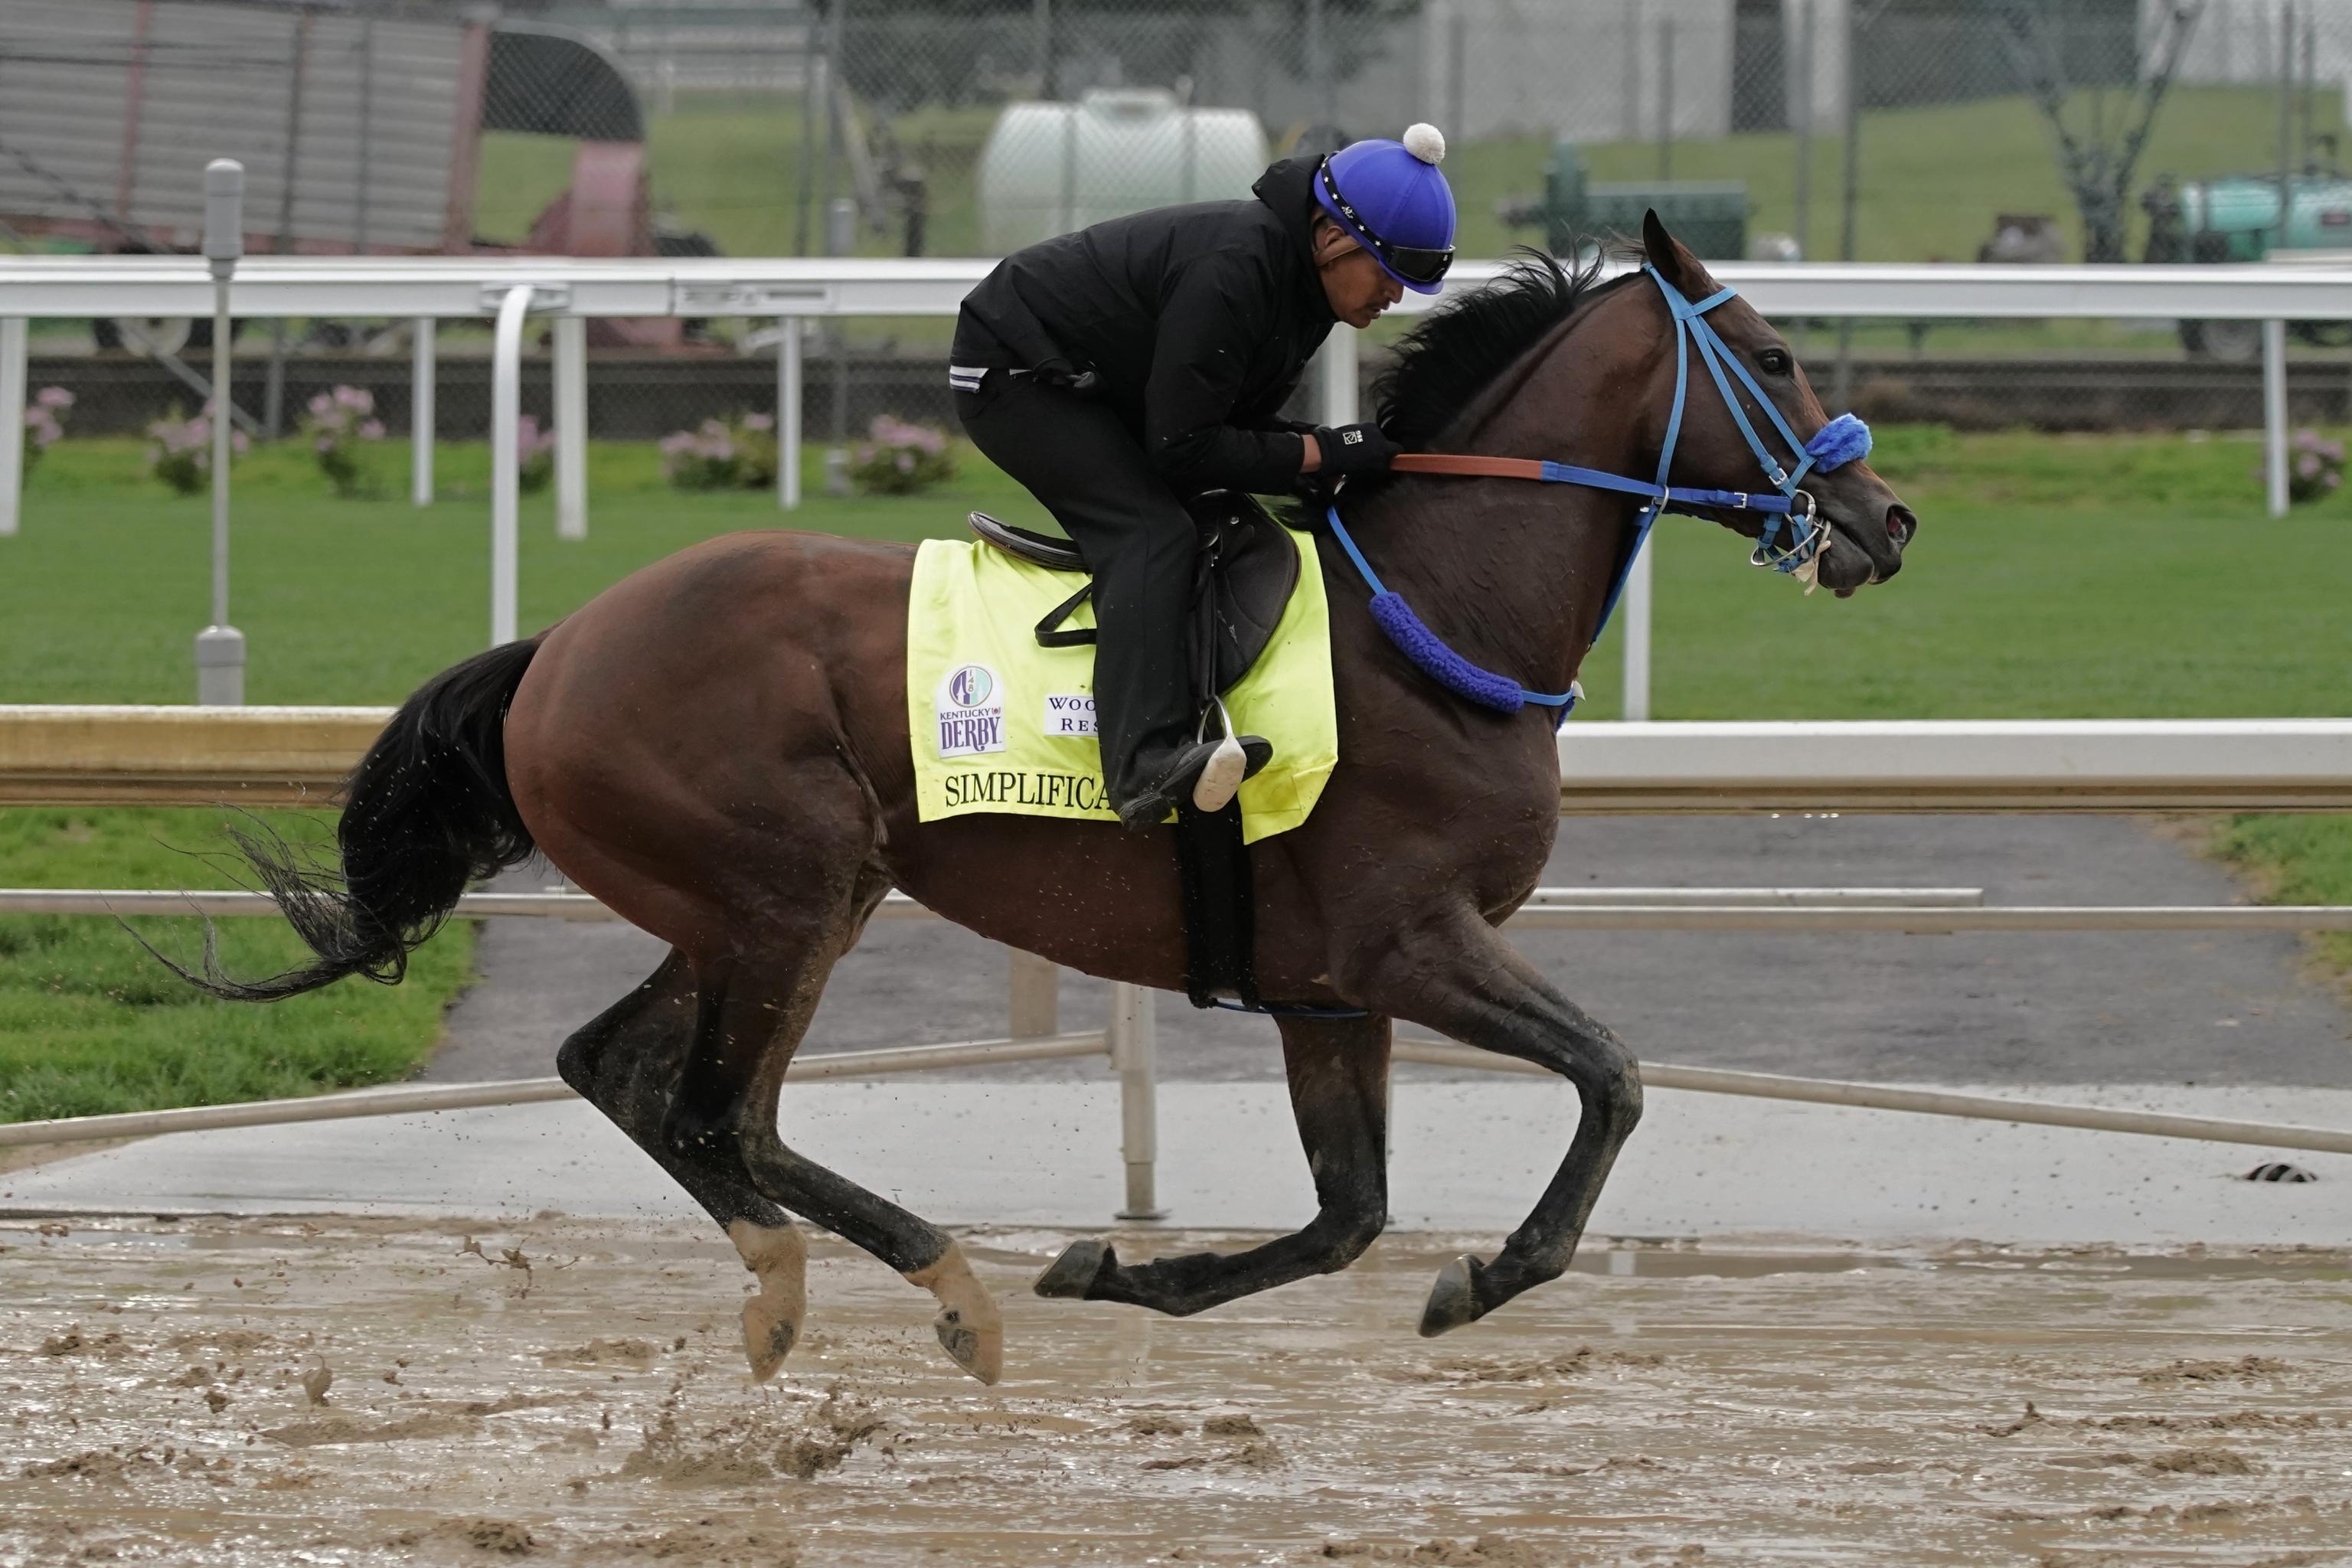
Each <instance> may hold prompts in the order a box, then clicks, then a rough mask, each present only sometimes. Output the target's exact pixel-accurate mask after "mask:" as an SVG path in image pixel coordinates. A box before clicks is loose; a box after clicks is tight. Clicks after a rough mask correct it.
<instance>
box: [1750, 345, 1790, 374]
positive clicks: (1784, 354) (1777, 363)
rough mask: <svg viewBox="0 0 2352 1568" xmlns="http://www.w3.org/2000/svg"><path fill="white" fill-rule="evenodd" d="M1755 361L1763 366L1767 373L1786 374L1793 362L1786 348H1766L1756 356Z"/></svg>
mask: <svg viewBox="0 0 2352 1568" xmlns="http://www.w3.org/2000/svg"><path fill="white" fill-rule="evenodd" d="M1756 363H1758V364H1759V365H1762V366H1763V367H1764V374H1767V375H1786V374H1789V369H1790V364H1791V363H1793V362H1792V361H1791V360H1790V358H1789V351H1788V350H1787V349H1766V350H1765V351H1764V352H1763V353H1760V354H1758V355H1757V356H1756Z"/></svg>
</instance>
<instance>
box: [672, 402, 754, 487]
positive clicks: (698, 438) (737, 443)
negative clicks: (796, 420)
mask: <svg viewBox="0 0 2352 1568" xmlns="http://www.w3.org/2000/svg"><path fill="white" fill-rule="evenodd" d="M661 454H662V471H663V472H664V473H666V474H667V475H668V476H669V482H670V483H671V484H674V485H676V486H677V488H678V489H682V490H734V489H761V487H763V486H766V485H772V484H774V483H775V482H776V422H775V420H774V419H772V418H771V417H770V416H767V415H765V414H739V415H737V416H735V417H734V418H732V419H706V420H704V421H703V422H702V426H701V428H700V429H698V430H676V431H672V432H671V433H670V434H669V435H667V436H665V437H662V443H661Z"/></svg>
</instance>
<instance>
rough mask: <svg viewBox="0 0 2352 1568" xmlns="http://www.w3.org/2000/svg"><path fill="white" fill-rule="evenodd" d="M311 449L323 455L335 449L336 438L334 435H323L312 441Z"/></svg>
mask: <svg viewBox="0 0 2352 1568" xmlns="http://www.w3.org/2000/svg"><path fill="white" fill-rule="evenodd" d="M310 449H311V450H312V451H314V452H317V453H319V454H320V456H322V457H323V456H324V455H326V454H327V453H329V452H331V451H333V450H334V449H335V438H334V437H332V436H321V437H319V438H318V439H317V440H316V441H313V442H312V443H310Z"/></svg>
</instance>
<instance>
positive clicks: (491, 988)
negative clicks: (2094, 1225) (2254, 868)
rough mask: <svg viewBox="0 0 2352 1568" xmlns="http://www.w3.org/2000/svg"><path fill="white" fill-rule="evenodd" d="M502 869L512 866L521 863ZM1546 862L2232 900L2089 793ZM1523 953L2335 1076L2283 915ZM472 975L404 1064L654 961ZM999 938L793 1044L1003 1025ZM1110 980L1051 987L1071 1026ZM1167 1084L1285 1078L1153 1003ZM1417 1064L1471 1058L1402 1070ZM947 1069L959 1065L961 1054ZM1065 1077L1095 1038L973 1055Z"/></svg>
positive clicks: (1939, 1065)
mask: <svg viewBox="0 0 2352 1568" xmlns="http://www.w3.org/2000/svg"><path fill="white" fill-rule="evenodd" d="M548 879H549V874H548V873H547V872H546V871H545V869H544V868H538V870H537V874H536V875H532V874H530V873H529V872H525V873H520V874H516V875H515V877H514V879H513V880H512V881H511V883H510V884H509V885H512V886H517V887H536V886H542V885H544V884H545V883H546V881H547V880H548ZM1544 880H1545V881H1546V882H1547V883H1549V884H1553V885H1559V886H1570V885H1576V884H1600V885H1616V886H1627V885H1648V886H1674V885H1683V886H1692V885H1701V886H1724V885H1738V886H1764V885H1790V884H1801V885H1811V886H1832V885H1853V886H1898V885H1904V886H1936V887H1959V886H1966V887H1982V888H1983V889H1985V890H1986V896H1987V898H1988V899H1989V900H1990V901H1992V902H1994V903H2001V904H2019V903H2084V904H2093V903H2226V902H2231V901H2233V900H2237V899H2239V898H2240V897H2241V896H2242V895H2241V893H2240V891H2239V889H2237V888H2236V886H2235V884H2234V883H2233V882H2232V880H2231V878H2230V877H2229V875H2228V874H2227V873H2226V872H2225V871H2223V870H2222V869H2221V868H2219V867H2217V866H2214V865H2212V864H2210V863H2209V862H2206V861H2203V860H2200V859H2199V858H2196V857H2194V856H2193V855H2191V854H2189V852H2187V851H2186V850H2185V849H2183V848H2182V847H2179V845H2178V844H2176V843H2174V842H2172V841H2170V840H2168V839H2167V838H2165V837H2160V836H2159V835H2158V833H2157V832H2156V831H2154V830H2153V829H2151V828H2150V827H2149V826H2147V825H2145V824H2143V823H2142V822H2139V821H2137V820H2134V819H2129V818H2123V817H2101V816H1909V817H1901V816H1829V817H1805V816H1779V817H1703V816H1702V817H1616V818H1603V817H1584V818H1577V817H1570V818H1567V819H1564V820H1563V821H1562V822H1561V824H1560V833H1559V846H1558V847H1557V848H1556V849H1555V851H1554V853H1553V856H1552V860H1551V865H1550V868H1549V870H1548V872H1547V874H1546V876H1545V879H1544ZM1512 940H1513V941H1514V942H1517V944H1518V946H1519V948H1520V950H1521V951H1522V952H1526V953H1527V954H1528V956H1529V957H1530V958H1531V959H1533V960H1534V961H1535V962H1536V963H1538V964H1539V965H1540V966H1541V967H1542V968H1543V970H1544V971H1545V973H1548V974H1549V975H1551V976H1552V977H1553V979H1554V980H1555V981H1557V982H1558V983H1559V984H1560V985H1561V986H1562V987H1563V988H1564V989H1566V990H1567V992H1568V993H1569V994H1570V995H1571V996H1574V997H1576V998H1577V999H1578V1000H1579V1001H1580V1003H1582V1004H1583V1005H1585V1006H1586V1007H1587V1008H1588V1009H1590V1010H1591V1012H1592V1013H1593V1014H1595V1015H1596V1016H1599V1017H1601V1018H1602V1019H1604V1020H1606V1021H1607V1022H1609V1023H1610V1024H1611V1025H1612V1026H1613V1027H1615V1028H1616V1029H1617V1031H1618V1032H1619V1033H1620V1034H1621V1035H1622V1037H1624V1038H1625V1039H1626V1040H1627V1041H1628V1042H1629V1043H1630V1044H1632V1045H1633V1048H1634V1049H1635V1050H1636V1051H1638V1052H1640V1053H1641V1054H1643V1055H1644V1056H1646V1057H1651V1058H1656V1059H1659V1060H1663V1061H1673V1062H1680V1063H1688V1064H1691V1065H1695V1066H1709V1067H1734V1068H1752V1069H1756V1070H1759V1071H1771V1072H1787V1073H1799V1074H1806V1075H1811V1076H1817V1077H1828V1078H1853V1079H1874V1080H1879V1081H1912V1082H1976V1083H1996V1084H2078V1083H2079V1084H2098V1083H2106V1084H2125V1083H2148V1084H2155V1083H2171V1084H2192V1083H2193V1084H2249V1085H2252V1084H2281V1085H2308V1086H2312V1087H2326V1088H2352V1045H2347V1035H2352V1017H2347V1013H2346V1011H2345V1009H2344V1008H2343V1006H2342V1005H2339V1003H2338V1002H2337V1001H2336V999H2335V998H2334V997H2333V996H2331V995H2330V994H2328V993H2327V992H2326V990H2325V989H2324V988H2322V987H2320V986H2318V985H2315V984H2312V983H2311V982H2310V981H2309V980H2308V979H2307V977H2306V976H2305V973H2304V969H2303V958H2302V952H2301V949H2300V947H2299V945H2298V943H2297V941H2296V939H2295V938H2294V936H2292V935H2290V934H2285V933H2276V932H2272V933H2250V934H2245V935H2229V936H2210V935H2168V934H2150V933H2144V932H2143V933H2130V932H2118V933H2080V934H2073V933H2066V934H2050V933H2034V934H2015V935H1978V936H1874V935H1858V934H1848V933H1837V932H1830V933H1817V934H1812V935H1790V936H1771V935H1752V934H1748V933H1742V932H1726V931H1695V932H1688V933H1675V932H1649V931H1643V932H1627V933H1622V934H1617V933H1610V932H1596V931H1519V932H1516V933H1514V935H1513V938H1512ZM481 952H482V963H483V968H484V972H485V974H486V979H485V980H484V982H483V983H482V984H480V985H478V986H477V987H476V988H475V989H474V990H473V991H472V992H470V993H469V994H467V996H466V997H465V999H464V1000H463V1001H461V1002H460V1003H459V1004H458V1005H457V1007H456V1008H455V1009H454V1010H453V1012H452V1014H451V1016H450V1023H449V1034H450V1040H451V1043H450V1045H449V1046H448V1047H446V1049H445V1050H444V1051H443V1052H442V1053H441V1055H440V1056H439V1057H438V1058H436V1060H435V1061H434V1062H433V1063H432V1064H431V1066H430V1068H428V1069H427V1071H426V1073H425V1077H427V1078H431V1079H499V1078H529V1077H538V1076H541V1075H543V1074H546V1073H549V1072H551V1071H552V1070H553V1065H552V1064H553V1061H554V1055H555V1047H556V1046H557V1044H558V1043H559V1042H560V1041H561V1040H562V1037H563V1036H564V1035H565V1034H566V1033H568V1032H569V1031H570V1030H571V1029H572V1028H574V1027H576V1026H578V1025H579V1024H581V1023H583V1022H584V1021H585V1020H587V1019H588V1018H590V1017H593V1016H594V1015H595V1014H597V1013H598V1012H600V1011H602V1010H603V1009H604V1007H605V1006H607V1005H610V1004H611V1003H612V1002H613V1001H614V999H615V998H617V997H618V996H619V995H620V994H622V993H623V992H624V991H625V989H626V988H627V986H628V985H629V984H632V983H633V982H635V980H637V979H638V978H641V977H642V976H644V975H645V974H647V973H651V972H652V970H653V968H654V966H655V965H656V963H658V962H659V960H660V958H661V956H662V950H661V948H660V947H659V946H658V944H656V942H653V941H652V939H650V938H648V937H646V936H645V935H643V934H642V933H640V932H637V931H633V930H631V929H629V928H626V927H623V926H618V925H607V924H593V925H592V924H580V925H572V924H566V923H565V922H562V921H546V920H536V921H535V920H504V921H488V922H486V925H485V931H484V934H483V941H482V949H481ZM1005 963H1006V954H1005V950H1004V949H1003V948H1002V947H1000V946H998V945H997V944H995V943H993V942H984V941H982V940H981V939H980V938H978V937H975V936H972V935H971V934H970V933H968V932H966V931H961V930H959V929H957V928H955V927H951V926H949V925H947V924H946V923H945V922H932V921H887V922H879V923H877V924H876V925H875V926H873V927H871V928H869V930H868V932H867V935H866V942H864V944H863V945H862V946H860V947H859V949H858V950H857V951H856V952H854V953H852V954H851V955H850V956H849V958H848V959H847V960H846V961H845V963H843V964H842V965H841V966H840V968H838V969H837V970H835V973H834V977H833V981H832V984H831V985H830V986H829V988H828V989H827V992H826V994H825V1001H824V1006H823V1008H822V1009H820V1011H819V1012H818V1014H817V1016H816V1020H815V1023H814V1026H813V1027H812V1029H811V1033H810V1037H809V1041H808V1044H807V1046H806V1047H805V1048H806V1049H807V1050H808V1051H810V1052H812V1053H814V1052H821V1051H829V1050H847V1049H871V1048H874V1047H882V1046H894V1045H907V1044H915V1043H920V1042H923V1041H930V1040H955V1039H972V1038H981V1037H992V1036H996V1035H1001V1034H1003V1032H1004V1026H1005V1024H1004V1012H1003V1008H1004V973H1005ZM1104 994H1105V987H1103V986H1102V985H1101V984H1097V983H1096V982H1093V981H1090V980H1086V979H1083V978H1081V977H1077V976H1067V977H1066V978H1065V980H1064V982H1063V985H1062V1008H1063V1017H1064V1019H1065V1021H1066V1024H1067V1025H1068V1026H1071V1027H1080V1028H1083V1027H1090V1026H1093V1025H1094V1024H1095V1023H1096V1022H1097V1020H1098V1019H1099V1018H1100V1017H1101V1016H1102V1010H1103V1006H1104ZM1159 1016H1160V1065H1161V1069H1162V1076H1163V1078H1164V1079H1168V1080H1171V1081H1207V1082H1220V1081H1222V1082H1234V1081H1251V1080H1270V1079H1278V1078H1279V1077H1280V1075H1281V1068H1280V1062H1279V1058H1278V1055H1277V1053H1276V1043H1275V1033H1274V1028H1273V1026H1272V1025H1270V1024H1268V1023H1266V1022H1265V1020H1263V1019H1255V1018H1246V1017H1239V1016H1233V1015H1227V1014H1198V1013H1195V1012H1194V1011H1193V1010H1192V1008H1190V1007H1188V1006H1187V1005H1185V1004H1184V1002H1183V1000H1182V998H1181V997H1177V996H1162V997H1161V998H1160V1010H1159ZM1407 1072H1408V1074H1409V1075H1410V1076H1413V1077H1430V1076H1436V1077H1453V1078H1457V1079H1462V1078H1467V1079H1475V1078H1476V1076H1477V1075H1475V1074H1467V1073H1450V1074H1448V1073H1433V1069H1427V1068H1412V1069H1407ZM961 1076H964V1077H967V1078H969V1077H971V1076H974V1075H972V1074H970V1073H966V1074H963V1075H961ZM982 1076H986V1077H989V1078H993V1079H1029V1080H1036V1081H1065V1082H1082V1081H1086V1080H1088V1079H1102V1078H1104V1077H1106V1076H1107V1068H1106V1067H1105V1066H1104V1065H1103V1064H1100V1063H1097V1062H1093V1061H1066V1062H1038V1063H1029V1064H1024V1065H1021V1066H1014V1067H1006V1068H994V1069H990V1070H989V1071H988V1072H987V1073H986V1074H985V1075H982Z"/></svg>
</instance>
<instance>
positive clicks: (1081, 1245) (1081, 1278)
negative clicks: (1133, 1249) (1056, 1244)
mask: <svg viewBox="0 0 2352 1568" xmlns="http://www.w3.org/2000/svg"><path fill="white" fill-rule="evenodd" d="M1111 1261H1112V1259H1111V1250H1110V1246H1109V1244H1108V1242H1101V1241H1094V1240H1086V1241H1074V1242H1072V1243H1070V1245H1069V1246H1067V1247H1064V1248H1062V1256H1061V1257H1059V1258H1055V1259H1054V1261H1053V1263H1052V1264H1051V1265H1050V1266H1048V1267H1047V1268H1046V1270H1045V1272H1044V1273H1043V1274H1040V1275H1039V1276H1037V1283H1036V1285H1035V1286H1034V1287H1033V1289H1035V1290H1036V1292H1037V1294H1039V1295H1040V1296H1054V1297H1058V1298H1060V1299H1062V1300H1069V1301H1077V1300H1085V1298H1086V1294H1087V1290H1088V1289H1090V1288H1091V1287H1092V1286H1093V1285H1094V1282H1095V1281H1096V1280H1097V1279H1099V1278H1101V1276H1102V1271H1103V1270H1104V1269H1105V1268H1108V1267H1109V1266H1110V1264H1111Z"/></svg>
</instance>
